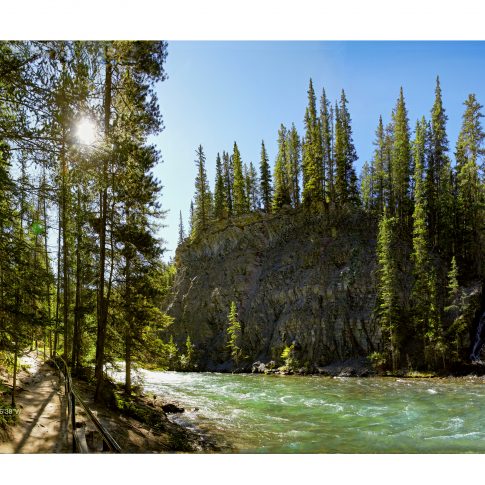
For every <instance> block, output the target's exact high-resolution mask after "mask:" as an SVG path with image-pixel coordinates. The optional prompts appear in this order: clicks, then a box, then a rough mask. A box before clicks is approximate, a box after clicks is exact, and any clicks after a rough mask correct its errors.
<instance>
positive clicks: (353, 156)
mask: <svg viewBox="0 0 485 485" xmlns="http://www.w3.org/2000/svg"><path fill="white" fill-rule="evenodd" d="M347 103H348V101H347V97H346V96H345V91H344V90H342V93H341V95H340V104H339V105H338V106H336V107H335V116H336V120H335V125H336V126H335V168H336V176H335V197H336V201H337V202H338V203H339V204H341V205H342V204H346V203H352V204H357V203H358V201H359V195H358V191H357V176H356V174H355V169H354V163H355V161H356V160H357V153H356V151H355V147H354V142H353V139H352V127H351V119H350V114H349V112H348V109H347Z"/></svg>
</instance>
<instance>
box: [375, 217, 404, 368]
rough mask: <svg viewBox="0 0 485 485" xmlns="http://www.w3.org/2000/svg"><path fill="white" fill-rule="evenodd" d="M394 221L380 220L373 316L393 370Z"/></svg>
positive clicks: (395, 339) (395, 329) (395, 317)
mask: <svg viewBox="0 0 485 485" xmlns="http://www.w3.org/2000/svg"><path fill="white" fill-rule="evenodd" d="M394 228H395V219H394V218H392V217H388V216H387V215H386V214H385V213H384V214H383V216H382V218H381V220H380V221H379V233H378V239H377V260H378V264H379V271H378V288H377V302H378V303H377V309H376V316H377V318H378V319H379V322H380V326H381V328H382V332H383V337H384V344H385V349H386V352H388V354H389V355H390V357H391V362H392V370H393V371H396V369H397V365H398V361H399V350H400V349H399V340H398V331H399V328H398V323H399V318H398V314H399V307H398V302H397V294H398V289H397V271H396V260H395V257H394V252H393V244H394V237H395V236H394Z"/></svg>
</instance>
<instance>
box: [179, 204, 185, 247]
mask: <svg viewBox="0 0 485 485" xmlns="http://www.w3.org/2000/svg"><path fill="white" fill-rule="evenodd" d="M184 240H185V229H184V221H183V219H182V211H180V215H179V240H178V245H179V246H180V245H181V244H182V243H183V242H184Z"/></svg>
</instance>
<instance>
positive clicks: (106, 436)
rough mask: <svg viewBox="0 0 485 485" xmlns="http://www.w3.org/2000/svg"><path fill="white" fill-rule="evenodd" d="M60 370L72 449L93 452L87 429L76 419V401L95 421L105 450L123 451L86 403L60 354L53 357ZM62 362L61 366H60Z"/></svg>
mask: <svg viewBox="0 0 485 485" xmlns="http://www.w3.org/2000/svg"><path fill="white" fill-rule="evenodd" d="M52 361H53V362H54V364H55V365H56V367H57V370H58V371H59V374H60V375H61V376H62V377H63V379H64V387H65V393H66V399H67V406H68V418H69V420H70V423H71V432H72V451H73V453H91V451H90V450H89V447H88V445H87V442H86V436H85V429H84V427H83V426H78V424H80V423H78V422H77V421H76V403H78V404H80V405H81V406H82V408H83V409H84V411H86V414H87V416H88V417H89V419H90V420H91V422H92V423H93V425H94V427H95V428H96V430H97V432H98V433H99V434H100V436H101V438H102V440H103V451H110V452H112V453H122V450H121V448H120V446H119V445H118V443H117V442H116V440H115V439H114V438H113V437H112V436H111V434H110V433H109V432H108V430H107V429H106V428H105V427H104V426H103V425H102V424H101V423H100V421H99V419H98V418H97V417H96V416H95V415H94V413H93V412H92V411H91V409H89V407H88V406H87V405H86V403H85V402H84V401H83V400H82V399H81V398H80V397H79V394H78V393H77V392H76V390H75V388H74V386H73V385H72V378H71V373H70V371H69V367H68V366H67V364H66V361H65V360H64V359H63V358H62V357H59V356H56V357H54V358H53V359H52ZM59 363H60V366H59Z"/></svg>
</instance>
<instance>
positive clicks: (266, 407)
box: [119, 371, 485, 453]
mask: <svg viewBox="0 0 485 485" xmlns="http://www.w3.org/2000/svg"><path fill="white" fill-rule="evenodd" d="M140 372H141V374H142V378H143V386H144V388H145V390H146V391H149V392H153V393H155V394H156V395H158V396H161V397H162V398H163V399H164V400H167V401H172V402H177V403H179V404H180V405H182V406H183V407H185V409H186V412H185V413H183V414H180V415H172V416H173V418H172V419H174V420H176V421H177V422H178V423H180V424H183V425H185V426H188V427H190V428H193V429H195V430H199V431H203V432H204V431H205V432H208V433H210V434H211V435H212V436H215V437H216V438H217V439H219V440H220V441H222V442H225V443H228V444H230V446H231V447H232V449H233V450H234V451H237V452H242V453H483V452H485V381H482V380H481V379H398V378H362V379H359V378H328V377H317V376H314V377H300V376H298V377H293V376H263V375H251V374H236V375H232V374H217V373H192V372H189V373H179V372H151V371H140ZM119 377H121V375H119Z"/></svg>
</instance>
